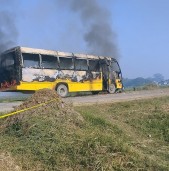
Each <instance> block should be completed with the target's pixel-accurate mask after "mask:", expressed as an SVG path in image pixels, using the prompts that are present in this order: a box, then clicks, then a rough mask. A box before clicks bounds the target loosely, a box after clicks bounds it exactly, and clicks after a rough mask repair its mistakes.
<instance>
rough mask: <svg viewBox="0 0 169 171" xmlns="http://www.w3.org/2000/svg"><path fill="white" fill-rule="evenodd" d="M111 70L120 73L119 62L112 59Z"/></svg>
mask: <svg viewBox="0 0 169 171" xmlns="http://www.w3.org/2000/svg"><path fill="white" fill-rule="evenodd" d="M111 71H115V72H118V73H120V67H119V64H118V63H117V62H116V61H112V63H111Z"/></svg>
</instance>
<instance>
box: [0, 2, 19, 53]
mask: <svg viewBox="0 0 169 171" xmlns="http://www.w3.org/2000/svg"><path fill="white" fill-rule="evenodd" d="M0 2H1V6H3V9H2V8H0V53H1V52H3V51H4V50H6V49H8V48H11V47H12V46H14V45H15V44H16V41H17V37H18V32H17V28H16V25H15V13H14V12H13V10H12V8H11V7H12V5H14V3H15V0H8V1H6V0H1V1H0Z"/></svg>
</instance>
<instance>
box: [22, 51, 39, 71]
mask: <svg viewBox="0 0 169 171" xmlns="http://www.w3.org/2000/svg"><path fill="white" fill-rule="evenodd" d="M23 54H29V55H38V57H39V64H38V67H33V66H32V67H30V66H29V67H28V66H25V65H24V57H23ZM21 56H22V68H33V69H41V59H40V58H41V57H40V54H37V53H23V52H21Z"/></svg>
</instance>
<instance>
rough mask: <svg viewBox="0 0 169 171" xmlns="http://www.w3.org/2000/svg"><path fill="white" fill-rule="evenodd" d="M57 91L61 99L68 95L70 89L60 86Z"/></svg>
mask: <svg viewBox="0 0 169 171" xmlns="http://www.w3.org/2000/svg"><path fill="white" fill-rule="evenodd" d="M56 91H57V94H58V95H59V96H61V97H66V96H67V94H68V88H67V86H66V85H64V84H60V85H59V86H58V87H57V89H56Z"/></svg>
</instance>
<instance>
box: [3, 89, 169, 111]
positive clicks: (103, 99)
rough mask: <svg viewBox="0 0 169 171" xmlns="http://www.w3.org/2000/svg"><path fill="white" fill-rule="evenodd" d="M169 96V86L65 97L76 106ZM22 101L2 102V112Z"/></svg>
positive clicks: (65, 99) (9, 109)
mask: <svg viewBox="0 0 169 171" xmlns="http://www.w3.org/2000/svg"><path fill="white" fill-rule="evenodd" d="M162 96H169V88H168V89H167V88H166V89H157V90H146V91H133V92H127V93H125V92H123V93H118V94H99V95H90V96H79V97H68V98H64V101H66V102H72V103H73V105H74V106H79V105H93V104H100V103H102V104H103V103H115V102H121V101H132V100H138V99H149V98H153V97H162ZM20 104H21V102H12V103H0V112H7V111H11V110H12V109H13V107H14V106H18V105H20Z"/></svg>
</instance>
